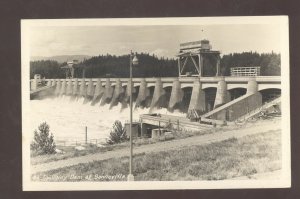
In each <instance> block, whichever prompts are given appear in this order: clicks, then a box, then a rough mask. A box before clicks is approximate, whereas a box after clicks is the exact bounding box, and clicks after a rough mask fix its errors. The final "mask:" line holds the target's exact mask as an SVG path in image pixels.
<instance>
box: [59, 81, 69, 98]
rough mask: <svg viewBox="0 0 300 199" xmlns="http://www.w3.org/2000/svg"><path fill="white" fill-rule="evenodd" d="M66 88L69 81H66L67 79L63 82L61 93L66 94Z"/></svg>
mask: <svg viewBox="0 0 300 199" xmlns="http://www.w3.org/2000/svg"><path fill="white" fill-rule="evenodd" d="M66 89H67V81H66V79H63V81H62V84H61V89H60V95H65V94H66Z"/></svg>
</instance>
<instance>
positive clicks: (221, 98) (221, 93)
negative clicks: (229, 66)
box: [214, 79, 230, 109]
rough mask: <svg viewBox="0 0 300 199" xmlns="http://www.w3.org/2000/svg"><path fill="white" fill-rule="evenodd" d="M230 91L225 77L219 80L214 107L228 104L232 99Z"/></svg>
mask: <svg viewBox="0 0 300 199" xmlns="http://www.w3.org/2000/svg"><path fill="white" fill-rule="evenodd" d="M229 99H230V96H229V92H228V91H227V84H226V82H225V80H224V79H222V80H220V81H219V82H218V86H217V93H216V99H215V103H214V109H215V108H217V107H219V106H222V105H223V104H226V103H227V102H229V101H230V100H229Z"/></svg>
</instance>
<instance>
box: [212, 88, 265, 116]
mask: <svg viewBox="0 0 300 199" xmlns="http://www.w3.org/2000/svg"><path fill="white" fill-rule="evenodd" d="M260 106H262V95H261V94H260V93H259V92H257V93H254V94H252V93H251V94H246V95H244V96H242V97H239V98H237V99H235V100H233V101H231V102H229V103H227V104H225V105H223V106H220V107H218V108H217V109H216V110H214V111H215V112H214V113H213V114H212V115H210V116H209V118H210V119H216V120H226V121H234V120H235V119H237V118H239V117H241V116H243V115H245V114H247V113H249V112H251V111H253V110H255V109H256V108H258V107H260Z"/></svg>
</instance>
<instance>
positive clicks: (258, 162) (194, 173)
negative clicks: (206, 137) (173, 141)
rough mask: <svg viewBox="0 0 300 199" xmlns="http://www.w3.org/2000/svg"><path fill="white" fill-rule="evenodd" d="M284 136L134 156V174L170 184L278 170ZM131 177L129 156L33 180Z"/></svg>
mask: <svg viewBox="0 0 300 199" xmlns="http://www.w3.org/2000/svg"><path fill="white" fill-rule="evenodd" d="M280 134H281V133H280V131H279V130H278V131H269V132H265V133H261V134H256V135H251V136H245V137H243V138H240V139H236V138H231V139H228V140H225V141H222V142H218V143H211V144H207V145H202V146H193V147H186V148H181V149H177V150H170V151H165V152H160V153H149V154H141V155H138V156H135V157H134V165H133V167H134V170H133V172H134V175H135V179H136V180H140V181H141V180H143V181H144V180H163V181H164V180H165V181H169V180H222V179H228V178H233V177H238V176H247V175H253V174H255V173H262V172H270V171H274V170H278V169H280V168H281V142H280V140H281V139H280V136H281V135H280ZM127 174H128V157H124V158H120V159H116V158H113V159H109V160H105V161H97V162H92V163H88V164H79V165H76V166H71V167H65V168H62V169H57V170H52V171H48V172H44V173H38V174H35V175H33V176H32V178H33V179H34V180H41V181H86V180H92V181H103V180H126V177H125V176H127ZM99 176H102V177H99ZM103 176H105V177H103ZM116 176H119V177H116ZM58 177H60V178H58ZM113 177H115V178H113Z"/></svg>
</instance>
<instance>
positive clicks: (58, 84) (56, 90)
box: [55, 79, 61, 95]
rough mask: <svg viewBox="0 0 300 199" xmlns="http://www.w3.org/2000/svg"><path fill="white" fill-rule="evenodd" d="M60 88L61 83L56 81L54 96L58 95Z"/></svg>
mask: <svg viewBox="0 0 300 199" xmlns="http://www.w3.org/2000/svg"><path fill="white" fill-rule="evenodd" d="M60 88H61V82H60V79H58V80H57V84H56V88H55V95H59V93H60Z"/></svg>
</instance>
